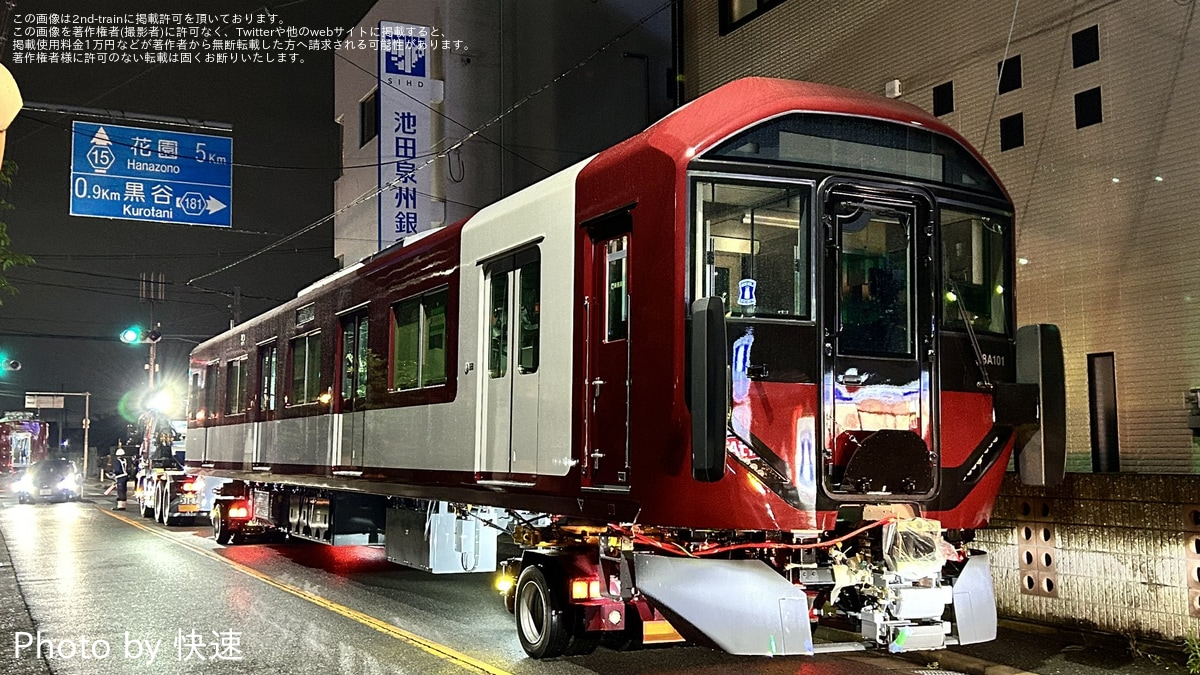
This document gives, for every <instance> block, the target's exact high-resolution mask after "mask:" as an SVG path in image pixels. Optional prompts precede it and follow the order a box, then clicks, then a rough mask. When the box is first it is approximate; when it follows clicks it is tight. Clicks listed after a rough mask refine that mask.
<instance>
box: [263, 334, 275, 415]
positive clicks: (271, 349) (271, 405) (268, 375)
mask: <svg viewBox="0 0 1200 675" xmlns="http://www.w3.org/2000/svg"><path fill="white" fill-rule="evenodd" d="M278 359H279V347H278V346H277V345H274V344H270V345H266V346H264V347H262V348H261V350H260V351H259V353H258V382H259V385H258V386H259V392H258V400H259V404H258V405H259V410H262V411H271V410H275V368H276V365H277V363H278Z"/></svg>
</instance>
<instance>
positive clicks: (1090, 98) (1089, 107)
mask: <svg viewBox="0 0 1200 675" xmlns="http://www.w3.org/2000/svg"><path fill="white" fill-rule="evenodd" d="M1103 121H1104V113H1103V112H1102V111H1101V108H1100V87H1096V88H1095V89H1088V90H1087V91H1081V92H1079V93H1078V94H1075V128H1076V129H1082V128H1084V127H1090V126H1092V125H1093V124H1100V123H1101V122H1103Z"/></svg>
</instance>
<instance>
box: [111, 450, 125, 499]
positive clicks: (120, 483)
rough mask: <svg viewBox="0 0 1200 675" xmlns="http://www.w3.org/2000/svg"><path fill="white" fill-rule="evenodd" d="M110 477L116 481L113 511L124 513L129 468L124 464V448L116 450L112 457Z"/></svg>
mask: <svg viewBox="0 0 1200 675" xmlns="http://www.w3.org/2000/svg"><path fill="white" fill-rule="evenodd" d="M112 475H113V479H114V480H116V481H117V505H116V506H114V507H113V511H124V510H125V500H126V499H127V498H128V490H129V468H128V465H127V464H126V463H125V449H124V448H117V453H116V454H115V455H113V461H112Z"/></svg>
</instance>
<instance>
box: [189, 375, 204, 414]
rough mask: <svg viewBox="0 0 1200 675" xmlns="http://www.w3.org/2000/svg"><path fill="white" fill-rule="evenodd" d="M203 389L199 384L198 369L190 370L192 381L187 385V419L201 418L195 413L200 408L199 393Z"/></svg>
mask: <svg viewBox="0 0 1200 675" xmlns="http://www.w3.org/2000/svg"><path fill="white" fill-rule="evenodd" d="M202 391H204V387H202V386H201V385H200V371H198V370H193V371H192V381H191V384H190V386H188V414H187V418H188V419H189V420H195V419H203V417H200V416H198V415H197V414H196V413H197V412H198V411H199V410H200V394H201V392H202Z"/></svg>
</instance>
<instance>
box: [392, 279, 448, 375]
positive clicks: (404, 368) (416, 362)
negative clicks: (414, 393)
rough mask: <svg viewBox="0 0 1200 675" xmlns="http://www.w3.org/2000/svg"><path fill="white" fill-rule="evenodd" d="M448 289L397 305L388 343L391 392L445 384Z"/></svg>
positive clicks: (393, 311) (393, 313)
mask: <svg viewBox="0 0 1200 675" xmlns="http://www.w3.org/2000/svg"><path fill="white" fill-rule="evenodd" d="M449 298H450V291H449V290H448V289H445V288H443V289H441V290H437V291H434V292H432V293H426V294H425V295H423V296H421V297H419V298H411V299H408V300H405V301H403V302H401V303H399V304H397V305H396V306H395V307H394V308H393V309H392V317H393V321H394V325H393V327H394V330H393V333H392V335H393V344H392V389H417V388H418V387H433V386H437V385H441V384H445V383H446V379H447V376H446V343H447V341H448V335H447V324H446V304H447V302H448V301H449Z"/></svg>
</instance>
